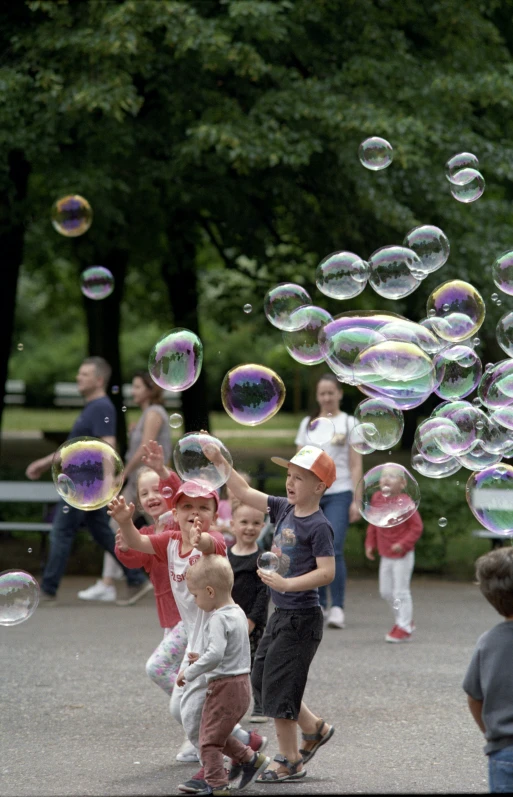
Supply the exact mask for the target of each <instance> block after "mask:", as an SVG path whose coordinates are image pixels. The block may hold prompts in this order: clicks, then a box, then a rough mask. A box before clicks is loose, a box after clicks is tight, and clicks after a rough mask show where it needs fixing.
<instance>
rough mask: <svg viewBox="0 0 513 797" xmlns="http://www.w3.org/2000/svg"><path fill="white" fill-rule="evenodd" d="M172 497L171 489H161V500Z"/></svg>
mask: <svg viewBox="0 0 513 797" xmlns="http://www.w3.org/2000/svg"><path fill="white" fill-rule="evenodd" d="M173 495H174V492H173V488H172V487H163V488H162V497H163V498H171V497H172V496H173Z"/></svg>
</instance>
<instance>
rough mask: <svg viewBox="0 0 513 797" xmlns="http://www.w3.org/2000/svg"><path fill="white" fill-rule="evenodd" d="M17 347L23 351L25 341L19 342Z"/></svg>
mask: <svg viewBox="0 0 513 797" xmlns="http://www.w3.org/2000/svg"><path fill="white" fill-rule="evenodd" d="M16 348H17V349H18V351H23V343H18V345H17V346H16Z"/></svg>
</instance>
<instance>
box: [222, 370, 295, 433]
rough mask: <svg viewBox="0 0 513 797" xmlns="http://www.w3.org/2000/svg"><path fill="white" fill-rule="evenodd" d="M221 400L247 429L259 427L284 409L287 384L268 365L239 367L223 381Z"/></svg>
mask: <svg viewBox="0 0 513 797" xmlns="http://www.w3.org/2000/svg"><path fill="white" fill-rule="evenodd" d="M221 400H222V402H223V407H224V409H225V410H226V412H227V413H228V415H229V416H230V417H231V418H233V420H234V421H237V423H241V424H243V425H244V426H257V425H258V424H260V423H265V421H268V420H269V418H272V417H273V415H276V413H277V412H278V410H279V409H280V408H281V406H282V404H283V402H284V400H285V385H284V384H283V381H282V380H281V378H280V377H279V376H278V374H277V373H276V372H275V371H273V370H272V369H271V368H266V367H265V366H264V365H256V364H254V363H248V364H245V365H238V366H237V367H236V368H232V369H231V370H230V371H228V373H227V374H226V375H225V377H224V379H223V382H222V385H221Z"/></svg>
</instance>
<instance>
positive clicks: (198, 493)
mask: <svg viewBox="0 0 513 797" xmlns="http://www.w3.org/2000/svg"><path fill="white" fill-rule="evenodd" d="M205 489H206V488H205V487H202V486H201V485H200V484H197V483H196V482H191V481H189V482H183V483H182V484H181V485H180V487H179V488H178V490H177V491H176V493H175V494H174V495H173V497H172V500H171V508H172V509H174V508H175V506H176V505H177V503H178V499H179V498H180V497H181V496H182V495H187V496H188V497H189V498H213V499H214V501H215V503H216V512H217V510H218V508H219V496H218V494H217V492H216V490H211V491H210V492H208V493H206V492H205Z"/></svg>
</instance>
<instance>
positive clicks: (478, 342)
mask: <svg viewBox="0 0 513 797" xmlns="http://www.w3.org/2000/svg"><path fill="white" fill-rule="evenodd" d="M472 345H473V346H480V345H481V341H480V340H479V338H474V340H473V341H472Z"/></svg>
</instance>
